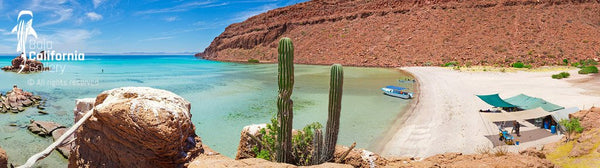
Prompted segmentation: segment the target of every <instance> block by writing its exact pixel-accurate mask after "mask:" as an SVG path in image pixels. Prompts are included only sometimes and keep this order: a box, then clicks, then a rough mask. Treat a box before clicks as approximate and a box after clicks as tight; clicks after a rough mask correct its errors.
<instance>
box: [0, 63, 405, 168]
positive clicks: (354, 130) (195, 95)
mask: <svg viewBox="0 0 600 168" xmlns="http://www.w3.org/2000/svg"><path fill="white" fill-rule="evenodd" d="M13 57H14V56H4V57H2V56H0V66H5V65H9V64H10V60H11V59H12V58H13ZM44 64H45V65H47V66H50V67H54V68H53V70H52V71H47V72H42V73H33V74H26V75H23V74H16V73H12V72H0V91H2V93H5V92H6V91H8V90H10V89H11V88H12V86H13V85H14V84H17V85H18V86H19V87H20V88H23V89H24V90H26V91H30V92H33V93H34V94H39V95H42V96H43V97H44V98H46V99H48V101H47V103H46V105H47V109H46V111H48V112H50V114H49V115H41V114H38V113H37V109H35V108H29V109H27V110H26V111H25V112H22V113H18V114H0V146H2V148H3V149H5V150H6V151H7V153H8V156H9V162H11V163H17V164H22V163H25V161H26V159H27V158H28V157H30V156H31V155H33V154H35V153H37V152H39V151H41V150H43V149H44V148H45V147H47V146H48V145H49V144H50V143H52V138H51V137H49V138H42V137H39V136H37V135H34V134H32V133H30V132H29V131H27V129H26V128H25V126H26V125H27V124H28V123H29V120H44V121H54V122H57V123H60V124H63V125H65V126H71V125H72V123H73V113H72V111H73V108H74V107H75V99H80V98H87V97H95V96H96V95H98V94H99V93H100V92H102V91H104V90H109V89H113V88H117V87H124V86H147V87H154V88H159V89H165V90H168V91H171V92H173V93H175V94H178V95H180V96H182V97H183V98H185V99H186V100H188V101H189V102H190V103H191V104H192V109H191V113H192V121H193V123H194V124H195V125H196V133H197V134H198V135H199V136H200V137H201V138H202V141H203V143H204V144H205V145H208V146H209V147H211V148H212V149H214V150H216V151H218V152H220V153H222V154H224V155H226V156H229V157H235V152H236V150H237V145H238V143H239V137H240V131H241V129H242V128H243V126H245V125H250V124H258V123H267V122H269V121H270V118H271V117H272V116H273V115H274V114H275V113H276V111H277V108H276V104H275V102H276V98H277V83H276V80H277V65H276V64H239V63H223V62H216V61H208V60H202V59H196V58H194V57H191V56H87V57H86V58H85V60H84V61H69V62H59V61H51V62H44ZM329 68H330V67H329V66H317V65H296V66H295V75H296V76H295V85H294V93H293V95H292V99H293V100H294V128H295V129H301V128H302V127H304V125H306V124H310V123H312V122H320V123H321V124H322V125H325V124H326V120H327V106H328V89H329ZM63 69H64V71H63ZM344 77H345V78H344V91H343V98H342V114H341V119H340V120H341V121H340V122H341V123H340V134H339V139H338V144H342V145H350V144H352V142H356V143H357V147H359V148H367V149H369V148H370V147H371V146H372V145H374V143H376V142H377V141H376V139H377V138H380V136H383V134H384V133H385V131H386V130H387V129H388V128H389V127H390V125H391V124H392V123H393V121H394V119H395V118H396V117H397V116H398V115H400V113H401V112H402V111H403V109H404V108H406V106H407V105H408V103H409V100H403V99H398V98H393V97H389V96H385V95H383V94H382V93H381V91H380V90H379V88H381V87H383V86H386V85H399V84H398V82H397V80H398V79H404V78H406V74H403V73H402V72H400V71H397V70H394V69H384V68H359V67H344ZM400 85H401V86H402V85H404V87H409V88H411V87H412V86H410V84H400ZM12 123H14V124H17V125H18V126H17V127H14V126H10V125H11V124H12ZM67 162H68V161H67V160H66V159H64V158H62V156H60V154H59V153H58V152H53V154H51V155H50V156H49V157H48V158H46V159H44V160H42V161H40V162H38V166H41V167H57V166H59V167H66V165H67Z"/></svg>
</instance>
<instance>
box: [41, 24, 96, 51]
mask: <svg viewBox="0 0 600 168" xmlns="http://www.w3.org/2000/svg"><path fill="white" fill-rule="evenodd" d="M98 34H100V32H99V31H97V30H92V31H89V30H85V29H60V30H56V31H55V32H54V33H53V34H49V35H45V34H44V35H43V34H38V35H39V36H38V38H37V39H32V40H34V41H36V43H41V44H51V45H47V46H50V47H52V48H51V50H55V51H57V52H73V51H75V50H77V51H78V52H86V51H88V50H89V49H90V47H93V46H88V42H89V41H90V40H91V39H92V37H94V36H96V35H98ZM34 50H35V51H39V50H44V48H37V49H34ZM45 50H49V49H48V48H46V49H45Z"/></svg>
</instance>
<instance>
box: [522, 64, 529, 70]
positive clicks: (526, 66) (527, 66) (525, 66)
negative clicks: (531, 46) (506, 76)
mask: <svg viewBox="0 0 600 168" xmlns="http://www.w3.org/2000/svg"><path fill="white" fill-rule="evenodd" d="M523 68H527V69H531V64H527V65H524V66H523Z"/></svg>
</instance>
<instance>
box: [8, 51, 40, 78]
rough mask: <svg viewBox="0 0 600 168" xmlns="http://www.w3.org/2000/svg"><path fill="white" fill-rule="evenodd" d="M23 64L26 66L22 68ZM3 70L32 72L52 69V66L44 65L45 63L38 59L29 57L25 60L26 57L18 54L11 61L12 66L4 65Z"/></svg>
mask: <svg viewBox="0 0 600 168" xmlns="http://www.w3.org/2000/svg"><path fill="white" fill-rule="evenodd" d="M40 53H41V54H43V53H44V51H42V52H40ZM24 62H25V63H24ZM22 66H25V67H23V68H22ZM2 70H4V71H11V72H19V71H21V73H30V72H41V71H47V70H50V68H49V67H44V64H42V62H40V61H38V60H32V59H27V60H26V61H25V59H23V57H21V56H17V57H15V58H14V59H13V60H12V61H11V65H10V66H5V67H2Z"/></svg>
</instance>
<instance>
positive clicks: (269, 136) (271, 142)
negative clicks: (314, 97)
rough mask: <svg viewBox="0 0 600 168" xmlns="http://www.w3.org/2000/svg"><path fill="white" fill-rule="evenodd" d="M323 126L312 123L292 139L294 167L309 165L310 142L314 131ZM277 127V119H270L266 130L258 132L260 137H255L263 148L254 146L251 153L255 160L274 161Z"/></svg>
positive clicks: (262, 129)
mask: <svg viewBox="0 0 600 168" xmlns="http://www.w3.org/2000/svg"><path fill="white" fill-rule="evenodd" d="M322 127H323V126H322V125H321V123H318V122H314V123H312V124H309V125H306V126H305V127H304V129H302V131H298V133H297V134H296V135H293V137H292V146H293V148H292V151H293V152H292V155H293V156H294V158H296V162H295V163H294V165H299V166H306V165H310V162H309V161H310V160H311V157H312V155H311V149H312V148H313V147H312V141H313V138H314V130H317V129H321V128H322ZM278 128H279V126H278V122H277V118H276V117H273V118H271V124H267V127H266V128H261V129H260V130H259V133H260V136H259V137H257V138H258V139H259V140H260V141H261V142H260V146H263V148H259V147H258V146H254V147H253V148H252V151H253V152H254V153H256V158H261V159H265V160H270V161H275V160H276V159H275V156H277V155H276V152H277V151H278V150H277V145H276V144H275V143H276V142H277V132H278V131H279V130H278Z"/></svg>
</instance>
